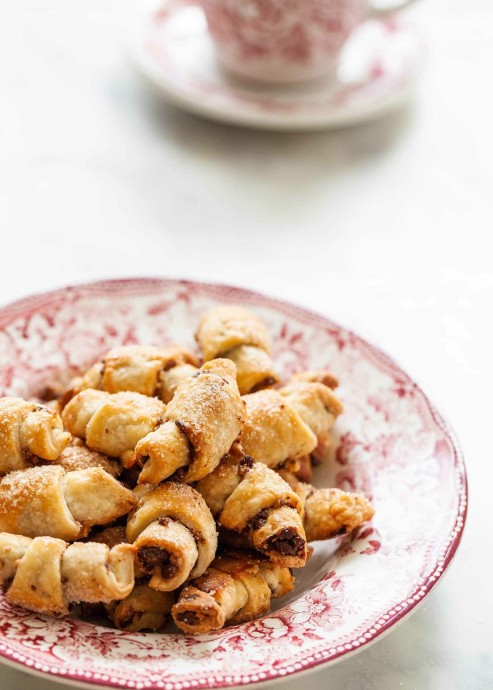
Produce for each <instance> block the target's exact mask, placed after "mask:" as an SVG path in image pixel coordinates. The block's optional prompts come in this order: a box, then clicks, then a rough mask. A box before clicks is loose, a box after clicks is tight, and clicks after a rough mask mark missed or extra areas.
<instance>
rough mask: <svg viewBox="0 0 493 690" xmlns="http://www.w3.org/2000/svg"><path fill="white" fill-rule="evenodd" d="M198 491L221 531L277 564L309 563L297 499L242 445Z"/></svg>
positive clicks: (285, 485)
mask: <svg viewBox="0 0 493 690" xmlns="http://www.w3.org/2000/svg"><path fill="white" fill-rule="evenodd" d="M197 490H198V491H200V492H201V494H202V495H203V496H204V499H205V501H206V503H207V504H208V505H209V507H210V508H211V510H212V512H213V513H214V515H215V516H216V519H217V520H218V524H219V525H220V526H221V527H222V528H225V529H227V530H231V531H233V532H237V533H240V534H243V535H244V536H245V537H247V539H248V541H249V545H250V546H253V547H254V548H256V549H257V550H258V551H260V552H261V553H263V554H264V555H266V556H268V558H269V559H271V560H272V561H273V562H276V563H281V564H282V565H285V566H289V567H301V566H303V565H304V564H305V563H306V558H307V550H306V538H305V533H304V530H303V524H302V521H301V518H300V513H301V511H302V504H301V501H300V499H299V497H298V496H297V494H296V493H295V492H294V491H293V490H292V489H291V487H290V486H289V484H287V483H286V482H285V481H284V480H283V479H282V478H281V477H280V476H279V475H278V474H277V473H276V472H274V471H273V470H272V469H270V468H269V467H267V466H266V465H264V464H262V463H258V462H253V461H252V460H251V458H244V457H243V455H242V453H241V448H240V447H239V446H235V447H234V449H233V452H232V453H230V454H229V455H228V456H226V458H224V459H223V461H222V462H221V464H220V465H219V467H217V468H216V469H215V470H214V472H212V473H211V474H210V475H209V476H207V477H205V478H204V479H203V480H202V481H200V482H198V484H197Z"/></svg>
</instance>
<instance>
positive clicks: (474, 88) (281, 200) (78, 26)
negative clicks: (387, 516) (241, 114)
mask: <svg viewBox="0 0 493 690" xmlns="http://www.w3.org/2000/svg"><path fill="white" fill-rule="evenodd" d="M133 9H134V3H133V2H131V1H130V0H43V1H42V2H40V0H15V1H12V0H0V301H1V302H2V303H6V302H8V301H10V300H13V299H16V298H18V297H21V296H23V295H26V294H29V293H32V292H35V291H41V290H45V289H48V288H52V287H58V286H62V285H64V284H67V283H73V282H81V281H87V280H91V279H96V278H104V277H115V276H141V275H153V276H180V277H186V278H196V279H204V280H209V281H218V282H228V283H234V284H237V285H242V286H246V287H251V288H254V289H259V290H262V291H265V292H267V293H270V294H271V295H274V296H280V297H282V298H285V299H290V300H293V301H295V302H298V303H300V304H302V305H306V306H308V307H310V308H312V309H314V310H318V311H320V312H322V313H324V314H327V315H329V316H330V317H332V318H333V319H335V320H338V321H340V322H342V323H343V324H344V325H346V326H349V327H352V328H353V329H356V330H357V331H358V332H359V333H360V334H362V335H364V336H366V337H367V338H368V339H370V340H371V341H374V342H375V343H377V344H379V345H380V346H382V347H383V348H384V349H385V350H387V351H388V352H390V353H391V354H392V355H394V356H395V357H396V358H397V360H398V361H400V363H401V364H402V365H403V366H404V367H405V368H406V369H407V370H408V371H409V372H410V373H411V374H412V375H413V376H414V377H415V378H416V380H417V381H418V382H419V383H420V384H421V385H422V386H423V387H424V388H425V390H426V391H427V392H428V393H429V395H430V397H431V398H432V399H433V400H434V402H435V403H436V404H437V406H438V407H439V409H441V410H442V411H443V412H444V413H445V415H446V416H447V417H448V418H449V419H450V421H451V422H452V424H453V425H454V426H455V428H456V430H457V432H458V434H459V437H460V439H461V442H462V445H463V448H464V451H465V455H466V461H467V466H468V471H469V481H470V501H471V504H470V510H469V518H468V523H467V526H466V532H465V536H464V539H463V543H462V546H461V548H460V549H459V552H458V554H457V557H456V558H455V560H454V562H453V564H452V566H451V568H450V571H449V573H448V574H447V576H446V578H445V581H444V582H443V583H442V584H441V585H440V586H439V587H438V588H437V589H436V590H435V591H434V592H433V593H432V594H431V595H430V596H429V597H428V598H427V599H426V602H425V604H424V605H423V607H422V608H421V609H420V610H419V611H418V612H417V613H416V614H415V615H414V616H413V617H412V618H411V619H410V620H408V621H407V622H405V623H404V624H402V626H401V627H399V628H398V629H397V630H395V631H394V632H393V633H392V634H390V635H389V636H388V637H387V638H386V639H384V640H382V641H380V642H379V643H377V644H375V645H374V646H373V647H371V648H369V649H368V650H366V651H363V652H362V653H360V654H358V655H357V656H355V657H353V658H351V659H349V660H347V661H345V662H342V663H340V664H339V665H338V666H336V667H333V668H331V669H327V670H322V671H319V672H317V673H316V674H315V675H312V676H311V677H310V678H309V679H307V680H306V681H304V682H307V683H308V682H311V683H313V685H312V687H313V688H314V689H315V690H322V688H324V689H325V688H336V689H338V688H342V689H344V690H356V689H358V690H361V689H363V690H367V689H373V688H375V689H378V690H379V689H384V690H387V689H388V690H393V689H395V688H398V689H399V690H400V688H403V689H404V690H414V689H418V690H422V689H424V690H427V689H433V690H451V689H455V688H460V689H464V690H475V689H478V690H479V689H483V688H491V687H493V656H492V646H493V645H492V641H493V622H492V621H493V615H492V614H493V610H492V609H493V606H492V603H493V596H492V587H493V585H492V582H493V580H492V565H493V561H492V557H491V550H492V545H493V544H492V537H491V534H492V526H493V525H492V520H491V513H492V510H493V506H492V501H491V496H492V491H493V489H492V485H493V481H492V480H493V471H492V465H493V457H492V443H491V436H492V434H491V428H492V426H493V415H492V413H493V404H492V397H493V395H492V390H493V366H492V359H493V347H492V337H491V330H492V326H493V319H492V313H493V241H492V233H493V167H492V157H493V41H492V30H493V29H492V26H493V9H492V7H491V2H490V0H468V2H465V0H460V1H459V0H448V2H446V3H444V2H442V3H439V2H438V1H434V0H427V1H426V0H423V2H422V3H421V6H420V7H419V8H418V9H417V13H416V16H417V19H418V20H419V21H420V22H421V24H422V25H423V29H424V31H425V33H426V34H427V37H428V41H429V55H428V64H427V68H426V72H425V74H424V76H423V80H422V83H421V86H420V89H419V93H418V95H417V98H416V100H415V103H414V105H413V106H412V107H410V108H407V109H406V110H404V111H401V112H399V113H396V114H394V115H392V116H390V117H387V118H385V119H382V120H381V121H379V122H375V123H373V124H368V125H365V126H359V127H357V128H353V129H346V130H339V131H334V132H322V133H311V134H302V133H301V134H288V135H287V134H272V133H270V134H269V133H260V132H253V131H246V130H240V129H235V128H230V127H226V126H220V125H216V124H212V123H209V122H206V121H202V120H199V119H196V118H195V117H192V116H189V115H186V114H184V113H181V112H179V111H177V110H174V109H173V108H171V107H169V106H166V105H163V104H162V103H161V102H160V101H159V100H157V98H156V97H155V96H153V95H152V94H151V93H149V92H148V90H147V89H146V87H145V86H144V85H143V84H142V83H141V81H140V80H139V78H138V77H137V76H136V75H135V74H134V73H133V71H132V70H131V68H130V67H129V65H128V64H127V62H126V59H125V57H124V54H123V52H122V50H121V42H120V36H121V35H122V33H123V32H124V30H125V27H126V26H127V25H128V24H129V23H131V20H132V16H133V15H132V11H133ZM403 519H405V516H403ZM300 683H301V681H298V682H297V681H296V680H293V681H291V682H287V683H285V684H284V688H285V690H294V689H295V688H297V687H299V685H300ZM21 687H22V688H23V690H35V689H36V690H55V688H59V687H60V686H58V685H57V684H54V683H51V682H49V681H42V680H39V679H35V678H30V677H28V676H24V674H22V673H20V672H14V671H11V670H7V669H6V668H5V667H2V668H1V669H0V688H1V690H10V689H14V688H15V689H17V688H21Z"/></svg>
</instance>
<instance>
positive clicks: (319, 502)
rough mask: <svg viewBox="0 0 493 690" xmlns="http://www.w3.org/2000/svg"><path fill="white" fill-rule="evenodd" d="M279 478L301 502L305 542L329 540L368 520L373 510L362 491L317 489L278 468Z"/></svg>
mask: <svg viewBox="0 0 493 690" xmlns="http://www.w3.org/2000/svg"><path fill="white" fill-rule="evenodd" d="M279 474H280V475H281V476H282V478H283V479H284V480H285V481H286V482H287V483H288V484H289V485H290V486H291V487H292V489H293V491H296V493H297V494H298V496H299V497H300V499H301V502H302V505H303V525H304V528H305V533H306V538H307V540H308V541H316V540H318V539H332V537H335V536H337V535H339V534H346V533H348V532H351V530H353V529H355V528H356V527H359V526H360V525H361V524H362V523H363V522H366V521H367V520H371V518H372V517H373V515H374V512H375V511H374V510H373V507H372V505H371V503H370V502H369V500H368V499H367V498H366V496H363V494H358V493H351V492H348V491H342V490H341V489H334V488H332V489H329V488H323V489H317V488H315V487H314V486H311V485H310V484H305V483H304V482H300V481H298V479H296V477H295V476H294V475H293V474H291V473H290V472H287V471H286V470H280V472H279Z"/></svg>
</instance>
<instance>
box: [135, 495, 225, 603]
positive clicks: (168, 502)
mask: <svg viewBox="0 0 493 690" xmlns="http://www.w3.org/2000/svg"><path fill="white" fill-rule="evenodd" d="M137 493H138V494H139V496H140V500H139V505H138V507H137V508H136V510H135V511H134V512H133V513H132V515H130V516H129V519H128V522H127V532H126V536H127V540H128V541H129V542H130V543H133V544H134V546H135V547H136V549H137V559H138V561H139V564H140V568H141V569H142V570H144V572H145V573H146V574H147V576H148V577H150V581H149V586H150V587H151V588H152V589H158V590H160V591H164V592H167V591H172V590H174V589H176V588H177V587H179V586H180V585H182V584H183V583H184V582H185V581H186V580H188V579H189V578H190V577H198V576H199V575H202V573H203V572H204V571H205V570H206V568H207V567H208V566H209V564H210V563H211V561H212V560H213V558H214V556H215V555H216V549H217V533H216V524H215V522H214V518H213V517H212V514H211V512H210V510H209V509H208V507H207V505H206V503H205V501H204V499H203V498H202V496H201V495H200V494H199V493H198V491H196V490H195V489H193V488H192V487H191V486H189V485H188V484H179V483H177V482H167V483H165V484H161V485H160V486H158V487H156V488H154V489H150V488H148V487H145V488H144V487H139V489H137Z"/></svg>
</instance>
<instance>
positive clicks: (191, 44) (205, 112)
mask: <svg viewBox="0 0 493 690" xmlns="http://www.w3.org/2000/svg"><path fill="white" fill-rule="evenodd" d="M141 20H142V21H141V22H139V23H138V26H137V28H136V30H135V32H134V35H133V36H132V37H131V41H130V49H131V56H132V58H133V61H134V63H135V64H136V65H137V67H138V68H139V70H140V72H141V73H142V74H143V75H144V76H145V77H146V78H147V79H148V80H149V81H150V82H151V83H152V84H153V85H154V87H156V89H157V91H158V93H160V94H161V95H162V96H163V97H164V98H166V99H167V100H169V101H171V102H172V103H174V104H175V105H177V106H178V107H180V108H183V109H184V110H188V111H190V112H192V113H195V114H197V115H202V116H204V117H208V118H211V119H213V120H218V121H221V122H227V123H230V124H234V125H242V126H248V127H256V128H261V129H279V130H290V129H292V130H302V129H319V128H329V127H339V126H342V125H349V124H354V123H358V122H363V121H366V120H370V119H372V118H375V117H377V116H379V115H382V114H384V113H387V112H389V111H390V110H392V109H393V108H395V107H397V106H399V105H401V104H402V103H403V102H404V101H406V100H407V99H408V98H409V96H410V95H411V93H412V91H413V87H414V85H415V83H416V77H417V75H418V74H419V72H420V68H421V66H422V63H423V55H424V46H423V40H422V37H421V35H420V34H419V32H418V31H417V30H416V28H415V27H413V26H411V25H410V24H409V23H408V22H407V21H405V19H404V17H402V16H393V17H392V18H390V19H386V20H385V21H384V20H378V21H377V20H371V21H367V22H365V23H364V24H362V25H361V26H360V27H359V28H358V29H357V30H356V31H355V32H354V34H353V35H352V36H351V38H350V39H349V41H348V43H347V45H346V46H345V48H344V50H343V53H342V55H341V60H340V65H339V69H338V72H337V76H336V77H334V76H332V77H327V78H324V79H318V80H315V81H312V82H309V83H303V84H297V85H292V84H290V85H266V84H257V83H255V82H252V81H247V80H244V79H241V78H237V77H235V76H233V75H231V74H229V73H228V72H226V71H225V70H224V69H223V68H222V67H221V66H220V64H219V63H218V61H217V59H216V56H215V52H214V46H213V44H212V40H211V39H210V37H209V34H208V31H207V25H206V20H205V16H204V14H203V11H202V10H201V8H200V7H198V6H197V5H196V4H194V3H193V2H191V1H190V0H165V1H164V2H161V3H160V4H159V7H158V8H157V9H156V6H155V5H154V8H152V9H150V8H148V9H147V10H146V11H145V13H144V14H143V16H142V17H141Z"/></svg>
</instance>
